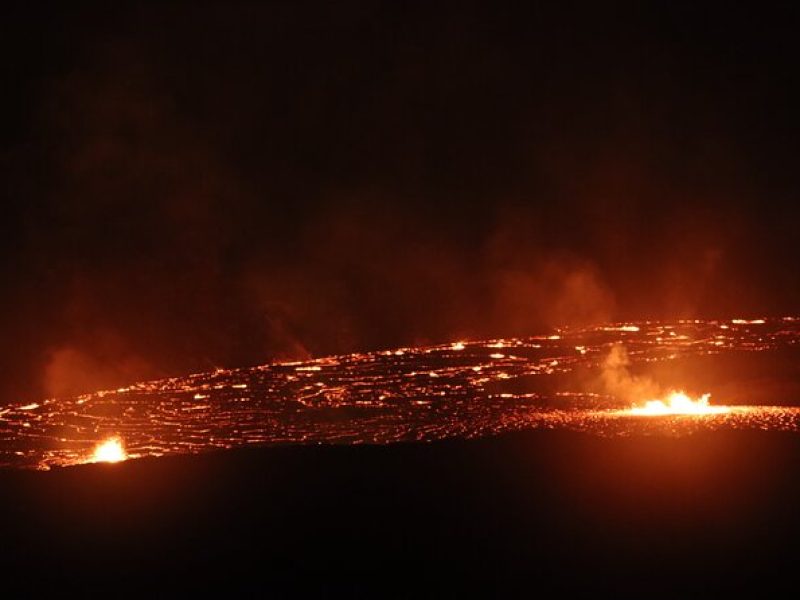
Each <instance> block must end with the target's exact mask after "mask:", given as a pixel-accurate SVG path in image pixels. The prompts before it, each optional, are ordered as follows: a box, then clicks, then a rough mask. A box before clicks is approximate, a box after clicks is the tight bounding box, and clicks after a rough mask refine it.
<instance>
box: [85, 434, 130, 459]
mask: <svg viewBox="0 0 800 600" xmlns="http://www.w3.org/2000/svg"><path fill="white" fill-rule="evenodd" d="M127 458H128V455H127V454H126V452H125V448H124V447H123V445H122V440H121V439H119V438H118V437H113V438H110V439H107V440H106V441H104V442H102V443H101V444H100V445H98V446H97V447H96V448H95V449H94V453H93V454H92V458H91V460H90V461H89V462H108V463H115V462H120V461H123V460H126V459H127Z"/></svg>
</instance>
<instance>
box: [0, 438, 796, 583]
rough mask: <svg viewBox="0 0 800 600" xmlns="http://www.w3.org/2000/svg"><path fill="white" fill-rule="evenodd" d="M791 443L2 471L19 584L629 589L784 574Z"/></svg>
mask: <svg viewBox="0 0 800 600" xmlns="http://www.w3.org/2000/svg"><path fill="white" fill-rule="evenodd" d="M798 465H800V437H798V436H797V435H796V434H787V433H768V432H752V431H750V432H746V431H739V432H736V431H725V432H723V431H718V432H705V433H700V434H696V435H692V436H687V437H682V438H669V437H637V436H634V437H628V438H610V439H609V438H600V437H597V436H593V435H587V434H582V433H574V432H563V431H562V432H558V431H530V432H521V433H515V434H508V435H506V436H501V437H497V438H489V439H480V440H470V441H465V440H448V441H442V442H437V443H432V444H394V445H390V446H318V447H315V446H295V447H275V448H263V449H244V450H232V451H225V452H219V453H211V454H204V455H199V456H176V457H168V458H161V459H143V460H140V461H132V462H128V463H120V464H116V465H90V466H83V467H73V468H66V469H54V470H53V471H50V472H47V473H43V472H32V471H4V472H0V515H2V520H1V521H0V528H1V529H2V531H3V543H2V546H1V547H2V557H0V565H2V567H0V568H1V569H2V573H1V575H2V581H3V586H4V587H5V589H6V590H9V591H11V590H17V591H22V592H28V593H30V594H32V595H36V594H38V593H42V592H44V591H45V590H52V591H54V592H58V593H60V594H64V593H68V592H72V591H77V590H88V591H93V592H95V593H98V594H101V593H102V594H103V595H111V596H115V595H118V594H123V595H138V594H141V593H146V594H147V595H148V596H149V595H152V594H157V595H168V594H169V593H170V592H181V593H200V592H205V591H207V590H208V589H213V588H219V589H220V591H224V592H227V593H237V592H242V591H251V592H255V593H259V594H261V595H264V596H266V597H284V596H292V597H297V596H315V597H319V596H318V595H319V594H320V593H321V594H322V595H323V596H325V595H333V594H336V595H337V596H338V595H341V594H343V593H347V594H350V595H356V596H367V597H386V596H414V597H417V596H423V597H425V596H441V595H446V596H451V595H453V594H455V593H457V592H467V593H471V594H473V595H474V594H475V593H479V592H481V593H488V594H490V595H492V596H498V595H503V594H505V593H507V592H509V591H511V590H512V589H514V588H521V589H522V591H523V592H524V593H525V595H526V596H529V597H530V596H536V595H537V594H539V593H542V592H547V591H550V592H558V593H559V594H566V593H572V592H586V593H591V594H597V593H600V592H603V591H609V592H613V593H614V594H615V595H626V596H636V597H642V596H643V595H645V596H654V595H655V596H659V595H671V594H678V593H679V594H681V595H682V596H684V597H685V596H686V595H692V596H694V595H707V594H708V593H711V592H724V591H731V590H733V591H736V592H738V593H741V592H742V591H743V590H748V589H751V590H758V591H759V592H761V593H763V592H764V591H765V588H766V587H770V586H776V585H779V584H781V583H787V582H788V583H791V581H792V578H793V569H794V567H793V565H794V562H795V559H796V556H797V549H798V548H797V546H798V544H797V541H796V540H797V534H798V529H799V528H800V516H798V513H797V510H796V507H797V506H799V505H800V478H798V477H797V474H798Z"/></svg>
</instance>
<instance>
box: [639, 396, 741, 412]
mask: <svg viewBox="0 0 800 600" xmlns="http://www.w3.org/2000/svg"><path fill="white" fill-rule="evenodd" d="M709 398H711V394H703V395H702V396H700V398H698V399H697V400H693V399H692V398H691V397H690V396H689V395H687V394H686V393H685V392H681V391H677V392H671V393H670V394H669V395H668V396H667V398H666V399H665V400H648V401H647V402H645V403H644V405H643V406H634V407H633V408H631V409H630V410H629V411H628V412H629V414H631V415H636V416H642V417H660V416H665V415H719V414H724V413H729V412H730V411H731V409H730V407H728V406H712V405H711V404H709V403H708V399H709Z"/></svg>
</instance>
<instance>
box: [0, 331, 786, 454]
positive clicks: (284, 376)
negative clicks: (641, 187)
mask: <svg viewBox="0 0 800 600" xmlns="http://www.w3.org/2000/svg"><path fill="white" fill-rule="evenodd" d="M798 341H800V318H794V317H784V318H777V319H755V320H745V319H734V320H726V321H719V320H718V321H700V320H682V321H675V322H652V321H651V322H636V323H619V324H607V325H602V326H597V327H588V328H563V329H558V330H556V331H555V332H554V333H552V334H550V335H542V336H534V337H528V338H514V339H494V340H486V341H461V342H455V343H451V344H444V345H438V346H424V347H414V348H400V349H397V350H390V351H379V352H369V353H359V354H348V355H343V356H333V357H327V358H320V359H316V360H309V361H305V362H292V363H277V364H269V365H264V366H259V367H253V368H246V369H235V370H217V371H213V372H209V373H200V374H195V375H189V376H186V377H173V378H169V379H163V380H159V381H150V382H144V383H138V384H135V385H132V386H130V387H126V388H121V389H118V390H113V391H102V392H95V393H92V394H87V395H83V396H79V397H75V398H66V399H50V400H43V401H40V402H34V403H25V404H17V405H9V406H6V407H5V408H2V409H0V466H3V467H22V468H40V469H46V468H49V467H52V466H64V465H74V464H81V463H87V462H94V461H96V460H98V458H97V456H95V455H94V454H93V452H94V451H95V449H96V448H98V447H100V448H104V447H103V446H100V445H101V444H102V443H103V442H104V441H106V440H109V439H116V440H118V442H119V443H120V446H119V448H120V449H121V447H122V446H121V444H124V454H120V452H122V451H121V450H120V452H118V450H117V447H110V446H109V447H108V448H104V449H103V450H102V452H103V454H101V457H102V456H107V457H110V458H111V459H112V460H116V459H120V458H140V457H154V456H163V455H169V454H178V453H184V454H185V453H197V452H204V451H209V450H214V449H222V448H234V447H242V446H266V445H276V444H311V443H331V444H333V443H337V444H362V443H368V444H386V443H392V442H399V441H432V440H438V439H443V438H449V437H462V438H472V437H478V436H484V435H492V434H498V433H502V432H504V431H511V430H517V429H526V428H549V429H554V428H566V429H572V430H578V431H590V432H595V433H598V434H602V435H618V434H626V433H631V432H634V431H641V430H643V429H645V430H647V429H648V428H649V429H651V430H653V431H654V432H660V431H665V432H668V433H676V432H677V433H681V432H684V431H691V430H696V429H698V428H725V427H728V428H759V429H771V430H789V431H800V408H796V407H761V406H759V407H754V406H747V407H745V406H741V407H731V408H730V409H729V410H724V411H723V410H720V411H711V414H703V415H702V417H698V418H695V416H688V417H686V416H664V417H660V416H658V417H657V418H638V417H636V415H635V411H632V410H630V408H631V407H630V403H623V402H621V401H620V400H619V399H615V398H613V397H610V396H603V395H599V394H596V393H594V394H593V393H587V392H585V391H582V390H575V389H558V388H556V389H557V390H558V391H548V392H542V391H531V390H532V389H536V388H537V386H536V383H537V382H543V381H544V382H546V381H551V380H554V379H556V378H559V377H560V376H562V375H568V374H569V373H572V372H573V371H575V370H576V369H589V370H592V369H599V368H600V366H601V365H602V363H603V360H604V358H605V357H606V356H607V355H608V352H609V349H610V348H611V347H612V346H613V345H615V344H622V345H624V347H625V348H626V349H627V353H628V356H629V357H630V360H631V362H632V363H633V364H636V363H641V362H660V361H670V360H675V359H679V358H687V357H689V358H691V357H696V356H704V355H711V354H722V353H726V352H731V351H746V352H766V351H778V350H780V349H782V348H787V347H790V346H794V345H796V344H797V343H798ZM564 379H568V378H564ZM540 387H541V386H540ZM544 387H545V388H546V387H547V386H544ZM641 400H642V401H645V400H650V399H647V398H643V399H641ZM651 408H652V409H653V410H655V408H658V407H657V406H655V405H653V406H651ZM104 453H107V455H106V454H104ZM101 460H102V458H101Z"/></svg>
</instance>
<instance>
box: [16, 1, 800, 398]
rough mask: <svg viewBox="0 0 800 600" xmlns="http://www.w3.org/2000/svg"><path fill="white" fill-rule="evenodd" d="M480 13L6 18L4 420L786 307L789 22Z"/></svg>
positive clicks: (436, 6)
mask: <svg viewBox="0 0 800 600" xmlns="http://www.w3.org/2000/svg"><path fill="white" fill-rule="evenodd" d="M500 4H501V3H490V2H487V3H485V4H480V3H473V2H463V1H460V2H450V3H440V2H421V3H419V4H416V3H404V2H384V3H378V2H356V1H349V0H344V1H339V2H330V3H311V2H302V1H300V2H275V3H264V4H254V3H246V4H238V5H237V4H235V3H230V2H226V3H219V4H215V3H187V4H183V5H180V4H171V5H163V4H161V3H154V4H144V3H129V2H115V3H97V4H92V3H81V2H75V3H58V4H54V5H53V6H50V7H48V6H47V5H44V4H32V3H22V2H20V3H16V4H13V3H9V4H4V5H3V8H2V9H1V10H2V18H0V44H1V45H2V59H0V64H1V65H2V66H1V67H0V68H1V69H2V71H0V74H1V76H2V90H3V94H2V100H0V103H1V104H0V108H2V113H1V114H2V128H0V136H1V137H0V168H1V169H2V181H3V185H2V187H0V190H2V218H0V228H1V229H0V232H1V233H0V273H1V274H2V295H0V298H2V311H1V312H0V336H2V340H3V344H2V346H0V366H2V377H0V403H4V402H11V401H19V400H23V399H37V398H41V397H43V396H49V395H63V394H72V393H76V392H81V391H91V390H94V389H97V388H102V387H116V386H119V385H123V384H126V383H130V382H133V381H136V380H140V379H144V378H153V377H160V376H166V375H174V374H182V373H187V372H192V371H202V370H208V369H212V368H214V367H216V366H225V367H232V366H245V365H252V364H259V363H263V362H267V361H268V360H274V359H279V358H300V357H307V356H319V355H324V354H331V353H342V352H349V351H355V350H369V349H377V348H384V347H392V346H396V345H404V344H416V343H423V342H433V341H449V340H454V339H461V338H477V337H483V336H495V335H525V334H529V333H534V332H541V331H542V330H544V329H545V328H548V327H552V326H555V325H561V324H570V323H574V324H586V323H590V322H598V321H604V320H612V319H613V320H620V319H628V318H642V317H653V318H676V317H692V316H698V317H700V316H702V317H716V316H720V317H728V316H761V315H775V314H789V313H797V312H798V310H797V309H798V306H800V280H798V277H797V264H798V259H800V245H798V243H797V237H796V235H797V234H796V227H797V223H798V217H800V203H798V196H800V180H799V179H798V177H799V175H798V164H800V163H798V159H800V135H799V134H800V111H799V110H798V107H800V85H798V83H799V82H798V79H800V69H798V68H797V61H796V56H798V55H800V53H798V50H799V49H798V45H800V41H798V40H800V38H798V36H797V26H798V19H797V15H795V14H794V13H790V12H789V11H790V9H786V10H781V11H774V12H770V11H766V10H764V9H763V7H761V8H759V9H758V10H756V9H755V8H753V7H750V8H747V7H744V8H740V7H735V6H733V3H729V2H726V3H723V2H720V3H718V4H717V5H709V4H705V5H700V4H698V3H686V5H685V6H683V7H675V6H669V7H668V6H666V4H668V3H665V5H664V6H661V7H657V5H652V4H651V5H647V6H646V5H645V4H644V3H636V4H635V5H631V6H624V5H616V6H615V7H614V8H611V6H610V3H596V5H595V6H594V7H593V8H587V7H585V6H581V5H580V4H572V3H564V2H558V3H550V4H551V6H537V3H518V4H513V5H506V6H499V5H500ZM669 4H677V3H669ZM556 5H557V7H556Z"/></svg>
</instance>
